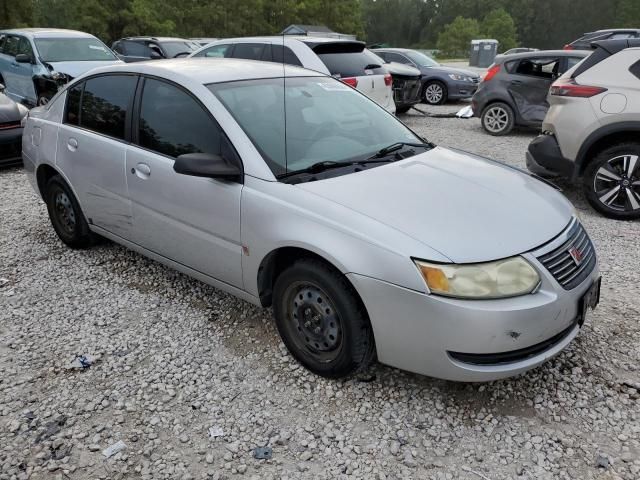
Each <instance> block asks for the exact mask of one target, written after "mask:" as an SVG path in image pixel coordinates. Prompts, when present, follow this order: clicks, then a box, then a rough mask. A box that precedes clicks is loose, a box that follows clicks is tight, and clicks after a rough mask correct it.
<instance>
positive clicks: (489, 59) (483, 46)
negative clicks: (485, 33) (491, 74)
mask: <svg viewBox="0 0 640 480" xmlns="http://www.w3.org/2000/svg"><path fill="white" fill-rule="evenodd" d="M479 46H480V48H479V50H478V65H477V66H478V67H481V68H487V67H489V66H491V64H492V63H493V60H494V59H495V58H496V55H497V54H498V41H497V40H493V39H485V40H480V45H479Z"/></svg>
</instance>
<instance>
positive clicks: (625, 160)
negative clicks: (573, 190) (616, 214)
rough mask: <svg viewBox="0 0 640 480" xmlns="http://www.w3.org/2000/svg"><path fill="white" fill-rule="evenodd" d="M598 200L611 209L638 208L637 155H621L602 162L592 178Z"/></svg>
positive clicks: (639, 169)
mask: <svg viewBox="0 0 640 480" xmlns="http://www.w3.org/2000/svg"><path fill="white" fill-rule="evenodd" d="M593 190H594V192H595V193H596V195H597V196H598V199H599V200H600V202H601V203H602V204H603V205H605V206H606V207H608V208H610V209H612V210H618V211H621V212H632V211H635V210H640V160H639V159H638V155H621V156H618V157H614V158H612V159H610V160H608V161H607V163H605V164H603V165H602V166H601V167H600V168H599V169H598V170H597V171H596V175H595V178H594V179H593Z"/></svg>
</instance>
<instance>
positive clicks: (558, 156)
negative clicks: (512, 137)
mask: <svg viewBox="0 0 640 480" xmlns="http://www.w3.org/2000/svg"><path fill="white" fill-rule="evenodd" d="M526 159H527V168H528V169H529V171H531V172H532V173H535V174H537V175H542V176H561V177H565V178H573V177H574V173H575V163H573V162H572V161H571V160H567V159H566V158H564V157H563V156H562V152H561V151H560V146H559V145H558V141H557V140H556V137H555V136H553V135H544V134H543V135H538V136H537V137H536V138H534V139H533V141H532V142H531V143H530V144H529V148H528V149H527V153H526Z"/></svg>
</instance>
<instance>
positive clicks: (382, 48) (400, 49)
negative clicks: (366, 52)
mask: <svg viewBox="0 0 640 480" xmlns="http://www.w3.org/2000/svg"><path fill="white" fill-rule="evenodd" d="M371 50H372V51H375V50H380V51H385V52H412V51H414V50H413V49H412V48H387V47H381V48H372V49H371Z"/></svg>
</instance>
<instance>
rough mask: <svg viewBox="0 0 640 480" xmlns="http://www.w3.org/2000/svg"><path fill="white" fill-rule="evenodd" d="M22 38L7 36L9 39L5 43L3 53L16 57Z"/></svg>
mask: <svg viewBox="0 0 640 480" xmlns="http://www.w3.org/2000/svg"><path fill="white" fill-rule="evenodd" d="M19 43H20V39H19V38H18V37H7V41H6V42H5V44H4V48H3V49H2V53H4V54H5V55H10V56H12V57H15V56H16V55H17V54H18V44H19Z"/></svg>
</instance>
